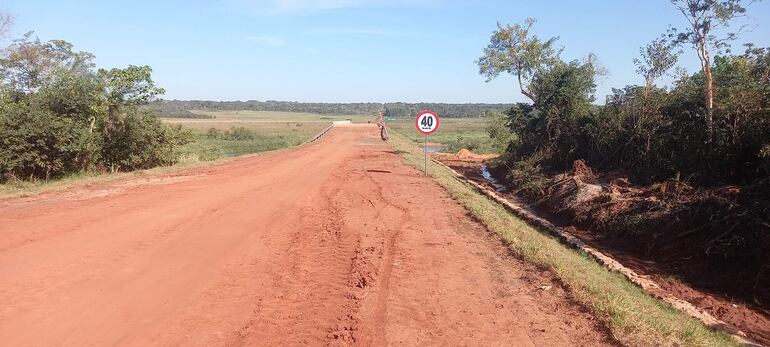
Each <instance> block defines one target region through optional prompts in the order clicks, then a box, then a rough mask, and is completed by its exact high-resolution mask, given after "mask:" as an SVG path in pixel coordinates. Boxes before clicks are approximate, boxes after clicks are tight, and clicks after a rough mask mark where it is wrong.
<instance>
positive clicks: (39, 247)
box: [0, 126, 613, 346]
mask: <svg viewBox="0 0 770 347" xmlns="http://www.w3.org/2000/svg"><path fill="white" fill-rule="evenodd" d="M0 235H2V238H0V302H1V303H2V305H0V341H2V343H1V344H2V345H8V346H26V345H36V346H39V345H56V346H65V345H74V346H84V345H140V346H146V345H163V346H167V345H197V346H211V345H307V344H310V345H323V344H326V345H386V344H387V345H396V344H407V345H484V346H491V345H590V346H595V345H607V344H613V341H612V340H610V339H609V338H608V335H607V333H606V329H605V328H604V327H603V326H602V325H601V324H600V323H599V322H598V321H597V320H595V319H594V318H593V317H592V316H591V315H590V314H589V313H587V312H586V311H585V310H583V309H582V308H581V307H579V306H577V305H575V304H574V303H573V301H572V300H571V299H570V294H569V293H568V292H565V291H564V290H563V289H562V288H561V287H560V286H559V284H558V282H557V281H556V280H555V279H554V278H553V277H552V275H551V274H549V273H548V272H543V271H540V270H537V269H536V268H534V267H533V266H531V265H528V264H525V263H522V262H521V261H519V260H517V259H515V258H513V257H511V256H509V255H508V253H507V252H506V249H505V247H504V246H502V245H501V244H500V242H499V240H498V239H496V238H495V237H493V236H492V235H490V233H489V232H488V231H487V230H486V229H484V228H483V227H482V226H480V225H479V224H477V223H475V222H474V221H472V219H471V218H470V217H468V216H467V215H466V212H465V210H464V209H463V208H462V207H460V206H459V205H458V204H457V203H456V202H455V201H453V200H452V199H451V198H450V197H449V196H448V195H447V194H446V192H444V191H443V190H442V189H441V188H440V187H439V186H438V185H437V184H435V183H434V182H433V181H431V180H430V179H428V178H426V177H424V176H423V175H422V174H420V172H418V171H417V170H415V169H413V168H410V167H407V166H405V165H403V164H402V162H401V159H400V158H399V157H398V156H397V155H396V154H395V153H394V152H393V151H392V149H391V148H390V147H389V146H388V145H387V144H384V143H383V142H381V141H380V139H379V134H378V132H377V128H376V127H375V126H369V127H349V128H337V129H334V130H333V131H332V132H331V133H330V134H329V135H328V137H326V138H325V139H323V140H321V141H319V142H316V143H314V144H311V145H305V146H301V147H299V148H296V149H293V150H289V151H283V152H275V153H269V154H264V155H257V156H250V157H244V158H241V159H238V160H234V161H231V162H228V163H225V164H221V165H217V166H212V167H208V168H200V169H193V170H188V171H184V172H180V173H177V174H173V175H158V176H149V177H146V178H143V179H134V180H128V181H119V182H113V183H109V184H101V185H93V186H80V187H74V188H72V189H69V190H66V191H63V192H57V193H48V194H43V195H37V196H34V197H28V198H20V199H10V200H0Z"/></svg>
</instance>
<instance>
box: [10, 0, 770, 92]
mask: <svg viewBox="0 0 770 347" xmlns="http://www.w3.org/2000/svg"><path fill="white" fill-rule="evenodd" d="M0 11H5V12H9V13H11V14H13V15H14V16H15V17H16V24H15V26H14V28H13V30H14V32H15V34H16V35H20V34H21V33H24V32H26V31H30V30H33V31H35V32H36V33H37V35H38V36H39V37H40V38H41V39H43V40H49V39H64V40H67V41H69V42H72V43H73V44H75V47H76V48H77V49H79V50H84V51H89V52H92V53H94V54H95V55H96V63H97V65H99V66H100V67H123V66H126V65H128V64H134V65H144V64H147V65H151V66H152V67H153V69H154V76H155V80H156V81H157V82H158V83H159V84H160V85H161V86H163V87H164V88H166V90H167V94H166V96H165V98H166V99H174V98H177V99H208V100H248V99H255V100H295V101H316V102H364V101H373V102H392V101H407V102H419V101H422V102H516V101H523V100H524V98H523V97H522V96H521V95H520V94H519V92H518V89H517V86H516V83H515V80H514V78H512V77H510V76H501V77H500V78H498V79H497V80H495V81H493V82H490V83H485V79H484V77H482V76H480V75H479V74H478V69H477V67H476V66H475V64H474V61H475V60H476V59H477V58H478V57H479V56H480V55H481V52H482V49H483V48H484V47H485V46H486V44H487V43H488V41H489V36H490V34H491V32H492V30H494V29H495V23H496V22H497V21H500V22H503V23H514V22H521V21H523V20H524V18H526V17H535V18H537V20H538V23H537V25H536V27H535V31H536V33H537V34H538V35H539V36H540V37H543V38H545V37H551V36H559V37H560V39H559V43H560V44H561V45H562V46H564V48H565V49H564V53H563V58H565V59H567V60H571V59H579V58H582V57H584V56H585V55H587V54H588V53H595V54H596V55H597V56H598V57H599V61H600V63H601V64H602V65H603V66H604V67H605V68H607V69H608V71H609V75H608V76H606V77H604V78H602V79H601V80H600V81H599V87H598V90H597V98H598V99H599V100H600V101H603V100H604V95H606V94H608V93H609V92H610V90H611V88H612V87H622V86H624V85H626V84H631V83H641V78H640V77H639V76H637V75H636V74H635V73H634V70H635V68H634V66H633V58H634V57H636V56H637V55H638V50H639V46H641V45H643V44H645V43H646V42H648V41H650V40H651V39H653V38H655V37H657V36H658V35H659V34H660V33H662V32H664V31H665V30H666V28H667V27H668V25H669V24H673V25H675V26H679V27H683V26H684V24H685V22H684V18H682V17H681V14H679V13H677V12H676V11H675V9H674V8H673V7H672V5H671V4H670V3H669V1H668V0H645V1H639V0H618V1H609V0H603V1H599V0H596V1H588V0H586V1H556V0H539V1H538V0H531V1H529V0H527V1H524V0H519V1H514V0H501V1H452V0H390V1H387V0H305V1H303V0H267V1H248V0H219V1H194V0H188V1H175V0H174V1H163V0H156V1H141V0H137V1H119V2H118V1H65V0H61V1H33V0H0ZM750 15H751V17H752V18H750V22H749V23H750V24H751V28H752V30H751V31H749V32H747V33H745V34H744V35H743V36H742V37H741V39H740V40H739V42H741V43H742V42H746V41H750V42H754V43H756V44H757V45H758V46H770V1H764V2H759V3H757V4H754V5H752V7H751V8H750ZM741 23H743V22H741ZM680 65H682V66H684V67H686V68H687V70H688V71H690V72H694V71H696V70H697V69H698V62H697V58H696V57H695V55H694V54H692V53H691V52H690V51H689V48H688V49H687V50H686V54H685V55H684V56H683V57H682V58H681V61H680Z"/></svg>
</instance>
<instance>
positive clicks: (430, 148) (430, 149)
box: [425, 145, 446, 153]
mask: <svg viewBox="0 0 770 347" xmlns="http://www.w3.org/2000/svg"><path fill="white" fill-rule="evenodd" d="M444 150H446V146H435V145H431V146H428V147H426V148H425V151H426V152H428V153H438V152H442V151H444Z"/></svg>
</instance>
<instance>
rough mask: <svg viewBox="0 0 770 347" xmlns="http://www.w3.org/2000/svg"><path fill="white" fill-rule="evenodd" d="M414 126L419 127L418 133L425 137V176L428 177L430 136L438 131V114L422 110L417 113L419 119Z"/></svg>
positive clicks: (416, 119)
mask: <svg viewBox="0 0 770 347" xmlns="http://www.w3.org/2000/svg"><path fill="white" fill-rule="evenodd" d="M414 126H415V127H417V131H419V132H421V133H423V134H424V135H425V150H424V151H423V154H424V155H425V175H426V176H427V175H428V135H430V134H433V133H434V132H436V130H438V114H436V112H433V111H431V110H422V111H420V112H419V113H417V117H415V119H414Z"/></svg>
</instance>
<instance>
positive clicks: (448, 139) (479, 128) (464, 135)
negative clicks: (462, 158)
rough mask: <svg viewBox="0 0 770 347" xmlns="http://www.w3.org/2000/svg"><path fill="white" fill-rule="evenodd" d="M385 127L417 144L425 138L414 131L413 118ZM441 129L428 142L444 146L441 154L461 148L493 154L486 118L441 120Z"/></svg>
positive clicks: (389, 123) (391, 122) (392, 122)
mask: <svg viewBox="0 0 770 347" xmlns="http://www.w3.org/2000/svg"><path fill="white" fill-rule="evenodd" d="M387 126H389V127H390V128H391V129H393V130H395V131H396V132H399V133H401V134H402V135H403V136H405V137H407V138H408V139H409V140H412V141H414V142H417V143H422V142H423V141H425V136H424V135H422V134H420V133H418V132H416V131H414V118H411V119H408V118H407V119H398V120H396V121H390V122H387ZM440 127H441V129H440V130H439V131H438V132H436V133H435V134H431V135H430V137H429V138H428V141H429V142H431V143H440V144H441V145H443V146H444V149H442V150H441V151H442V152H457V151H459V150H461V149H463V148H465V149H467V150H470V151H473V152H476V153H481V154H487V153H493V152H494V148H493V146H492V138H490V137H489V135H488V132H487V118H486V117H480V118H442V119H441V126H440Z"/></svg>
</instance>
